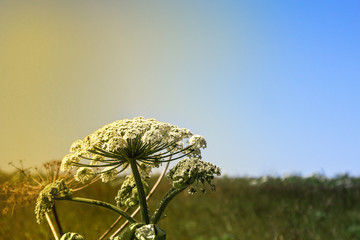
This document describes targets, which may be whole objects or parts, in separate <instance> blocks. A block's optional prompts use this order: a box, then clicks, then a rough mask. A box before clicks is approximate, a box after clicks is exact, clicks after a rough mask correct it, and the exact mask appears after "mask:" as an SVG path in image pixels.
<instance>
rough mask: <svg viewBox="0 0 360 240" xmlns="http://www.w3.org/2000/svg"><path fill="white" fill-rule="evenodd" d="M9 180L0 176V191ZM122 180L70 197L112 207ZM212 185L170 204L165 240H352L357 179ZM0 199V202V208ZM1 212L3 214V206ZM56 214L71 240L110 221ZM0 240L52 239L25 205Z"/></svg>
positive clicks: (70, 207) (8, 218)
mask: <svg viewBox="0 0 360 240" xmlns="http://www.w3.org/2000/svg"><path fill="white" fill-rule="evenodd" d="M11 177H12V176H11V174H5V173H1V174H0V183H4V182H5V181H6V180H8V179H10V178H11ZM122 180H123V179H121V178H119V179H116V180H115V181H113V182H111V183H107V184H104V183H101V182H96V183H95V184H93V185H90V186H89V187H87V188H85V189H83V190H81V191H79V192H76V193H75V195H76V196H82V197H89V198H94V199H98V200H103V201H107V202H110V203H113V204H115V200H114V196H115V195H116V193H117V191H118V189H119V185H120V184H121V182H122ZM154 181H155V178H152V179H150V182H152V183H153V182H154ZM215 184H216V187H217V190H216V191H215V192H211V191H208V192H207V193H206V194H202V193H196V194H195V195H189V194H188V193H187V192H186V191H185V192H183V193H181V194H180V195H179V196H177V197H176V198H175V199H174V200H173V201H172V202H171V203H170V205H169V206H168V208H167V210H166V215H167V216H166V217H165V218H164V219H162V220H161V221H160V223H159V225H160V227H161V228H162V229H164V230H165V231H166V232H167V236H168V239H173V240H186V239H193V240H205V239H209V240H242V239H249V240H257V239H259V240H266V239H269V240H287V239H301V240H303V239H305V240H306V239H312V240H316V239H360V204H359V200H360V178H354V177H350V176H348V175H341V176H337V177H335V178H331V179H330V178H326V177H324V176H321V175H314V176H312V177H307V178H303V177H299V176H289V177H286V178H280V177H261V178H246V177H243V178H229V177H222V178H218V179H216V181H215ZM168 188H169V183H168V182H167V181H166V179H163V181H162V183H161V184H160V185H159V187H158V189H157V190H156V192H155V194H154V195H153V197H152V198H151V199H150V210H151V211H153V210H154V209H155V205H156V204H157V203H158V202H159V200H160V199H161V197H162V196H163V195H164V194H165V192H166V191H167V189H168ZM5 199H6V196H4V194H2V195H1V200H5ZM1 204H2V206H1V208H3V207H4V203H3V201H2V203H1ZM56 208H57V210H58V215H59V218H60V221H61V224H62V228H63V229H64V231H65V232H67V231H71V232H78V233H80V234H81V235H83V236H84V237H85V239H87V240H92V239H98V238H99V237H100V236H101V235H102V234H103V233H104V232H105V230H106V229H107V228H108V227H109V226H110V225H111V224H112V223H113V221H114V220H115V219H117V217H118V216H117V214H116V213H113V212H111V211H109V210H107V209H101V208H99V207H96V206H90V205H84V204H81V203H74V202H64V201H58V202H56ZM137 217H138V216H137ZM120 225H121V224H119V225H118V226H120ZM0 239H5V240H6V239H21V240H24V239H53V237H52V234H51V231H50V229H49V227H48V225H47V223H46V221H44V222H43V223H41V224H40V225H38V224H37V223H36V220H35V215H34V204H31V205H27V206H23V207H20V208H16V209H15V210H14V212H13V214H11V211H10V212H9V213H8V214H6V215H1V218H0Z"/></svg>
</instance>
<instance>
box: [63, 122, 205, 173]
mask: <svg viewBox="0 0 360 240" xmlns="http://www.w3.org/2000/svg"><path fill="white" fill-rule="evenodd" d="M201 148H206V141H205V139H204V138H203V137H202V136H200V135H193V134H192V133H191V132H190V130H189V129H186V128H179V127H177V126H175V125H170V124H168V123H164V122H159V121H157V120H155V119H145V118H143V117H137V118H134V119H124V120H119V121H116V122H113V123H110V124H107V125H105V126H104V127H102V128H100V129H98V130H97V131H95V132H94V133H92V134H90V135H89V136H87V137H85V138H84V139H83V140H77V141H75V142H74V143H73V144H72V145H71V148H70V151H71V153H70V154H68V155H66V156H65V157H64V158H63V160H62V169H64V170H66V169H70V168H72V167H75V166H77V167H97V168H98V169H100V173H102V172H104V171H107V172H111V170H112V169H119V168H120V169H119V171H117V173H120V172H121V170H124V169H126V168H127V167H128V166H129V165H130V162H129V161H130V160H131V159H134V160H136V161H137V163H138V164H139V162H142V163H145V164H148V165H150V166H158V165H159V164H160V163H162V162H166V161H170V159H171V161H172V160H177V159H180V158H183V157H185V156H196V157H198V158H200V157H201V151H200V149H201ZM81 159H83V160H89V161H90V162H88V163H83V162H81ZM105 168H106V170H105ZM105 179H107V178H105Z"/></svg>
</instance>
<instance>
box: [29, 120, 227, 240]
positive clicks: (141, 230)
mask: <svg viewBox="0 0 360 240" xmlns="http://www.w3.org/2000/svg"><path fill="white" fill-rule="evenodd" d="M204 148H206V141H205V139H204V138H203V137H202V136H200V135H194V134H193V133H192V132H190V130H189V129H186V128H179V127H177V126H174V125H170V124H168V123H164V122H159V121H157V120H155V119H144V118H143V117H137V118H134V119H125V120H120V121H116V122H113V123H110V124H108V125H105V126H104V127H102V128H100V129H98V130H97V131H95V132H94V133H92V134H90V135H89V136H87V137H85V138H84V139H83V140H77V141H75V142H74V143H73V144H72V145H71V147H70V153H69V154H68V155H66V156H65V157H64V158H63V160H62V163H61V168H62V170H63V171H71V170H72V169H74V168H75V169H77V171H76V173H75V174H74V178H75V179H76V180H77V181H80V182H85V181H88V180H90V179H93V178H94V177H95V176H100V178H101V180H102V181H103V182H108V181H111V180H112V179H114V178H116V176H118V175H119V174H120V173H122V172H128V171H125V170H126V169H130V170H131V171H129V172H131V173H130V174H128V175H127V176H126V177H125V180H124V181H123V183H122V185H121V186H120V187H119V191H118V193H117V196H115V202H116V205H113V204H110V203H107V202H103V201H99V200H94V199H87V198H80V197H74V196H73V195H72V191H71V190H70V189H69V188H68V186H67V185H66V182H65V181H63V180H58V181H55V182H53V183H51V184H49V185H48V186H46V187H45V188H44V189H43V191H42V192H41V193H40V194H39V197H38V199H37V204H36V208H35V213H36V217H37V221H38V222H41V221H42V219H43V218H44V216H45V214H46V213H48V212H50V211H52V206H53V205H54V203H55V201H57V200H68V201H75V202H80V203H86V204H92V205H97V206H99V207H104V208H107V209H110V210H112V211H115V212H116V213H118V214H119V215H120V216H121V217H122V218H125V219H126V221H127V222H129V223H130V224H129V225H128V226H127V227H126V228H125V229H122V231H121V232H120V233H119V234H118V231H117V232H116V236H112V237H111V238H110V239H112V240H133V239H138V240H150V239H151V240H164V239H166V233H165V231H164V230H162V229H160V228H159V226H158V222H159V220H160V219H161V218H162V216H163V214H164V211H165V208H166V206H167V205H168V204H169V202H170V201H171V200H172V199H173V198H174V197H175V196H176V195H177V194H179V193H180V192H182V191H184V190H185V189H187V188H189V190H188V192H189V193H190V194H194V193H195V192H196V191H197V190H198V189H197V186H199V185H200V191H201V192H205V184H209V185H210V187H211V189H212V190H215V186H214V184H213V183H212V180H213V179H214V176H215V175H217V176H219V175H220V173H221V170H220V168H219V167H217V166H215V165H213V164H211V163H208V162H204V161H202V160H201V149H204ZM175 160H179V162H178V164H177V165H176V166H175V167H174V168H172V169H171V170H170V171H169V172H168V173H167V178H168V179H169V180H170V182H171V184H172V186H171V188H170V189H169V190H168V192H167V193H166V194H165V195H164V197H163V198H162V200H161V201H160V202H159V204H158V205H157V207H156V209H155V210H154V212H153V213H152V214H151V212H150V210H149V207H148V198H147V197H146V195H147V194H148V192H149V190H150V187H149V185H148V179H149V176H150V173H151V171H152V169H153V168H158V167H160V166H161V165H162V164H163V163H167V165H168V162H170V161H175ZM165 171H166V170H165ZM153 190H154V189H152V191H153ZM137 205H139V208H140V212H141V220H137V219H135V218H134V215H135V213H133V214H132V215H130V214H128V213H127V212H126V210H125V209H127V208H128V207H133V206H137ZM179 210H180V209H179ZM102 237H103V236H102ZM102 237H101V238H102ZM61 239H62V240H65V239H83V237H82V236H81V235H79V234H78V233H70V232H68V233H66V234H64V235H63V236H62V237H61Z"/></svg>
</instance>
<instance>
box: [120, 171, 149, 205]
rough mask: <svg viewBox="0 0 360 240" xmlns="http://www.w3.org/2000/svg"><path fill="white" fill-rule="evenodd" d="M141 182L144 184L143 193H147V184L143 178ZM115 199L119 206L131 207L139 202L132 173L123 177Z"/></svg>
mask: <svg viewBox="0 0 360 240" xmlns="http://www.w3.org/2000/svg"><path fill="white" fill-rule="evenodd" d="M142 184H143V186H144V190H145V194H148V192H149V185H148V184H147V182H146V181H145V180H144V179H142ZM115 201H116V204H117V205H118V206H120V207H122V206H127V207H132V206H135V205H137V204H139V193H138V189H137V188H136V182H135V179H134V175H127V176H126V177H125V181H124V182H123V184H122V185H121V188H120V190H119V192H118V194H117V196H116V197H115Z"/></svg>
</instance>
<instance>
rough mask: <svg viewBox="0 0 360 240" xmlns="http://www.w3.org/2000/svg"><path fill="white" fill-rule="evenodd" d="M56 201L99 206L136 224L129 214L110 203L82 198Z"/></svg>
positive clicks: (64, 198) (66, 198)
mask: <svg viewBox="0 0 360 240" xmlns="http://www.w3.org/2000/svg"><path fill="white" fill-rule="evenodd" d="M56 200H68V201H74V202H81V203H88V204H93V205H97V206H100V207H104V208H107V209H110V210H113V211H115V212H117V213H118V214H120V215H121V216H123V217H124V218H125V219H127V220H129V221H130V222H132V223H135V222H136V220H135V219H134V218H132V217H131V216H130V215H129V214H127V213H126V212H124V211H123V210H121V209H120V208H118V207H116V206H114V205H112V204H110V203H107V202H102V201H98V200H94V199H88V198H80V197H62V198H56Z"/></svg>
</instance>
